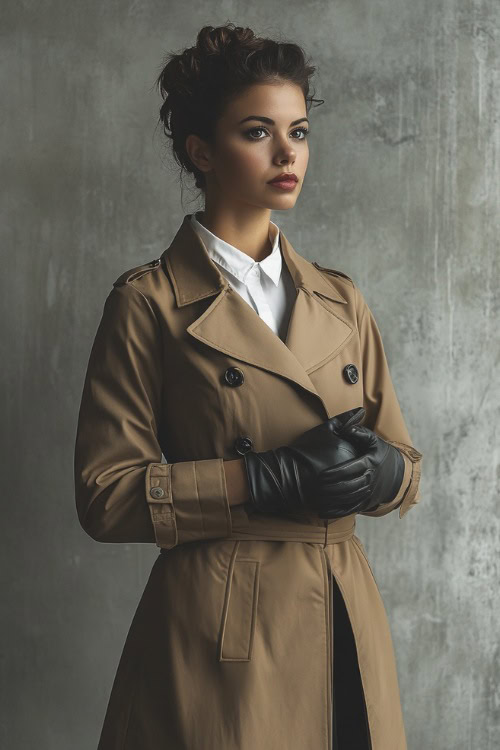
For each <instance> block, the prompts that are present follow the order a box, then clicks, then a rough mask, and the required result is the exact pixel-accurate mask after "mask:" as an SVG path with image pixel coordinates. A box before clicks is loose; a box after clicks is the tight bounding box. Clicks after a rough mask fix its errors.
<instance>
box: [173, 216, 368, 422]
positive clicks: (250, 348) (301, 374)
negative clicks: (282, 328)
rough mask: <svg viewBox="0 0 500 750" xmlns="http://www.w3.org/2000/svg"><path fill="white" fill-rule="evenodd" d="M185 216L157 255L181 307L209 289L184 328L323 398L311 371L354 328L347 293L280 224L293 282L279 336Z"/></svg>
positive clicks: (331, 354) (340, 346) (341, 344)
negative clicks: (285, 326) (286, 321)
mask: <svg viewBox="0 0 500 750" xmlns="http://www.w3.org/2000/svg"><path fill="white" fill-rule="evenodd" d="M190 219H191V215H190V214H186V215H185V216H184V220H183V222H182V224H181V226H180V228H179V229H178V231H177V233H176V235H175V236H174V239H173V240H172V242H171V244H170V245H169V247H167V248H166V249H165V250H164V251H163V253H162V255H161V263H162V265H163V267H164V269H165V271H166V272H167V273H168V275H169V276H170V278H171V280H172V285H173V291H174V295H175V301H176V304H177V306H178V307H185V306H186V305H190V304H192V303H194V302H197V301H199V300H202V299H205V298H209V297H214V299H213V301H212V303H211V304H210V305H209V306H208V307H207V308H206V309H205V310H204V311H203V312H202V313H201V314H200V315H199V316H197V317H196V318H195V319H194V320H193V322H192V323H190V324H189V325H188V326H187V328H186V330H187V332H188V333H189V334H190V335H191V336H193V337H194V338H196V339H198V340H199V341H202V342H203V343H204V344H206V345H207V346H209V347H212V348H214V349H217V350H219V351H221V352H223V353H225V354H228V355H230V356H231V357H234V358H236V359H238V360H241V361H243V362H247V363H249V364H251V365H254V366H257V367H262V368H264V369H266V370H269V371H270V372H273V373H275V374H277V375H281V376H282V377H285V378H288V379H289V380H292V381H293V382H295V383H297V384H298V385H300V386H301V387H303V388H305V389H306V390H307V391H309V392H310V393H313V394H314V395H316V396H319V398H320V399H321V394H320V393H318V391H317V389H316V387H315V385H314V383H313V382H312V380H311V378H310V375H311V373H313V372H314V370H315V369H317V368H318V367H320V366H322V365H323V364H326V362H327V361H328V360H329V359H332V358H333V357H334V356H336V354H338V353H339V351H340V350H341V349H343V348H344V346H345V344H347V342H348V341H349V340H350V339H351V337H352V336H353V335H354V327H353V325H352V323H351V322H350V321H349V320H347V319H346V318H345V317H343V316H342V306H343V305H344V304H347V299H346V298H345V297H344V296H343V295H342V294H341V293H340V292H339V291H338V290H337V289H336V288H335V287H334V286H333V285H332V284H330V283H329V282H328V281H327V280H326V279H325V278H324V277H323V275H322V274H321V272H320V271H318V269H317V268H316V267H315V266H314V265H313V264H312V263H311V262H310V261H308V260H306V259H305V258H304V257H302V256H301V255H300V254H299V253H298V252H296V250H295V249H294V248H293V247H292V245H291V243H290V242H289V241H288V240H287V239H286V237H285V235H284V234H283V232H282V231H281V229H280V230H279V231H280V238H279V239H280V247H281V251H282V255H283V260H284V262H285V263H286V265H287V267H288V269H289V271H290V274H291V276H292V279H293V282H294V284H295V288H296V290H297V296H296V299H295V303H294V305H293V308H292V311H291V315H290V321H289V325H288V331H287V335H286V339H285V341H282V340H281V339H280V338H279V336H277V335H276V333H275V332H274V331H273V330H272V329H271V328H270V327H269V326H268V325H267V323H265V322H264V321H263V320H262V319H261V318H260V317H259V315H258V313H257V312H256V311H255V310H254V309H253V308H252V307H250V305H249V304H248V303H247V302H246V301H245V300H243V299H242V298H241V297H240V295H239V294H238V293H237V292H236V290H234V289H233V288H232V287H231V286H230V284H229V282H228V281H227V279H226V278H225V276H224V275H223V274H222V273H221V272H220V270H219V269H218V268H217V265H216V264H215V263H214V262H213V260H212V259H211V257H210V256H209V254H208V252H207V249H206V247H205V245H204V244H203V241H202V240H201V238H200V237H199V235H198V234H197V233H196V231H195V230H194V229H193V226H192V225H191V221H190ZM323 403H324V402H323ZM325 408H326V407H325Z"/></svg>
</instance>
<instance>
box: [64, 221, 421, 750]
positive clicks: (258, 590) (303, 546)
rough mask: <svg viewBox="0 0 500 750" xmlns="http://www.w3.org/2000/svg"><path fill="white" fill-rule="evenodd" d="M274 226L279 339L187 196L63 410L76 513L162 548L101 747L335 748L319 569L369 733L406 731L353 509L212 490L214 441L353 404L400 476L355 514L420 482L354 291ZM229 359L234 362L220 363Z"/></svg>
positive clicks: (384, 746)
mask: <svg viewBox="0 0 500 750" xmlns="http://www.w3.org/2000/svg"><path fill="white" fill-rule="evenodd" d="M280 241H281V248H282V252H283V258H284V262H285V263H286V264H287V266H288V268H289V269H290V272H291V274H292V277H293V280H294V283H295V286H296V288H297V297H296V301H295V305H294V307H293V311H292V314H291V318H290V323H289V327H288V332H287V337H286V341H285V342H283V341H282V340H281V339H280V338H279V337H278V336H277V335H276V334H275V333H274V332H273V331H272V330H271V328H269V327H268V326H267V324H266V323H265V322H264V321H263V320H262V319H261V318H260V317H259V316H258V315H257V313H256V312H255V311H254V310H253V309H252V308H251V307H250V306H249V305H248V304H247V303H246V302H245V301H244V300H243V299H242V298H241V297H240V296H239V295H238V293H237V292H236V291H234V290H233V289H232V288H231V287H230V285H229V284H228V282H227V281H226V279H225V278H224V277H223V275H221V274H220V272H219V271H218V269H217V267H216V265H215V264H214V263H213V262H212V260H211V259H210V257H209V255H208V253H207V251H206V248H205V246H204V245H203V243H202V241H201V240H200V239H199V237H198V235H197V234H196V233H195V232H194V231H193V229H192V227H191V226H190V223H189V215H186V216H185V217H184V220H183V222H182V224H181V226H180V228H179V230H178V231H177V234H176V235H175V237H174V239H173V241H172V243H171V245H170V246H169V247H168V248H167V249H166V250H165V251H164V252H163V253H162V255H161V257H160V258H159V259H156V260H153V261H152V262H151V263H146V264H143V265H141V266H138V267H136V268H134V269H132V270H130V271H127V272H126V273H124V274H122V275H121V276H120V277H119V278H118V279H117V280H116V281H115V283H114V285H113V288H112V289H111V291H110V293H109V295H108V297H107V299H106V301H105V304H104V310H103V314H102V319H101V321H100V324H99V327H98V330H97V333H96V336H95V341H94V344H93V347H92V351H91V354H90V359H89V363H88V369H87V373H86V378H85V383H84V388H83V395H82V400H81V406H80V411H79V417H78V427H77V435H76V445H75V463H74V469H75V493H76V504H77V511H78V517H79V520H80V523H81V525H82V527H83V528H84V529H85V531H86V532H87V533H88V534H89V535H90V536H91V537H92V538H93V539H95V540H97V541H100V542H127V543H130V542H152V543H156V544H157V545H158V547H159V548H161V549H160V553H159V554H158V557H157V559H156V560H155V563H154V565H153V568H152V570H151V573H150V576H149V579H148V582H147V584H146V587H145V590H144V593H143V595H142V597H141V600H140V602H139V605H138V608H137V611H136V614H135V616H134V618H133V621H132V624H131V627H130V630H129V633H128V636H127V639H126V642H125V645H124V649H123V653H122V656H121V660H120V663H119V665H118V669H117V673H116V677H115V680H114V684H113V688H112V691H111V695H110V699H109V704H108V707H107V711H106V715H105V720H104V726H103V728H102V733H101V738H100V742H99V750H181V749H182V750H212V749H213V750H277V748H286V750H312V748H314V750H332V746H333V740H332V675H333V671H332V670H334V669H335V664H334V651H333V634H334V627H335V607H333V606H332V601H333V599H332V588H333V586H332V581H333V580H335V581H336V582H337V584H338V587H339V589H340V591H341V592H342V596H343V599H344V602H345V605H346V608H347V613H348V617H349V620H350V625H351V627H352V633H353V635H354V641H355V646H356V651H357V657H358V662H359V674H360V675H361V680H362V689H363V691H364V699H365V703H366V716H367V720H368V725H369V732H370V739H371V747H372V748H373V750H405V749H406V740H405V731H404V723H403V717H402V711H401V704H400V696H399V687H398V679H397V673H396V666H395V658H394V652H393V644H392V640H391V633H390V628H389V623H388V620H387V616H386V611H385V609H384V604H383V602H382V599H381V595H380V592H379V589H378V587H377V584H376V582H375V579H374V577H373V574H372V571H371V569H370V565H369V562H368V560H367V558H366V552H365V549H364V547H363V544H362V543H361V541H360V540H359V539H358V537H357V536H356V535H355V534H354V531H355V522H356V517H355V514H353V515H350V516H347V517H345V518H341V519H338V520H332V521H327V520H322V519H320V518H319V517H318V516H317V515H316V514H315V513H313V512H308V513H300V514H299V513H297V514H294V515H290V516H286V517H284V516H278V515H276V516H273V515H266V516H264V515H257V516H250V517H249V515H248V514H247V513H246V511H245V510H244V506H243V505H238V506H230V505H229V504H228V499H227V489H226V484H225V475H224V470H223V460H224V459H234V458H241V453H240V452H238V449H239V450H240V451H241V446H242V445H243V446H244V445H246V446H247V448H248V446H249V445H251V447H252V448H253V450H256V451H264V450H268V449H270V448H274V447H277V446H280V445H283V444H286V443H288V442H290V441H291V440H293V439H294V438H296V437H297V436H298V435H300V434H301V433H302V432H304V431H305V430H308V429H309V428H311V427H313V426H314V425H317V424H319V423H320V422H322V421H324V420H326V419H328V418H329V417H331V416H333V415H335V414H339V413H340V412H343V411H346V410H347V409H351V408H354V407H357V406H360V405H362V406H364V407H365V409H366V414H367V415H366V419H365V421H364V424H365V425H367V426H368V427H370V428H371V429H373V430H375V431H376V432H377V433H378V434H379V435H381V436H382V437H383V438H384V439H385V440H388V441H390V442H391V443H392V444H393V445H395V446H397V447H398V448H399V449H400V450H401V451H402V453H403V455H404V459H405V474H404V479H403V484H402V486H401V489H400V491H399V492H398V495H397V496H396V497H395V498H393V499H391V498H388V502H387V503H384V504H382V505H380V506H379V507H378V508H377V509H376V510H374V511H371V512H367V513H365V514H364V515H370V516H377V517H380V516H383V515H385V514H387V513H390V512H391V511H392V510H394V509H398V508H399V511H398V512H399V517H400V518H403V516H404V515H405V514H406V513H407V512H408V510H409V509H410V508H411V507H413V506H414V505H415V504H416V503H417V502H418V501H419V497H420V496H419V490H418V485H419V477H420V467H421V457H422V454H421V453H419V452H418V451H417V450H416V449H415V448H414V447H413V445H412V442H411V439H410V436H409V434H408V431H407V428H406V426H405V422H404V420H403V416H402V414H401V410H400V406H399V404H398V400H397V397H396V393H395V390H394V387H393V384H392V382H391V377H390V373H389V369H388V365H387V361H386V357H385V354H384V348H383V344H382V340H381V336H380V333H379V330H378V328H377V325H376V322H375V320H374V318H373V315H372V313H371V311H370V309H369V308H368V306H367V304H366V302H365V300H364V298H363V296H362V293H361V291H360V290H359V289H358V287H357V286H356V285H355V284H354V282H353V281H352V279H350V278H349V277H348V276H346V275H345V274H343V273H341V272H340V271H334V270H332V269H327V268H323V267H321V266H319V265H318V264H316V263H311V262H309V261H308V260H306V259H305V258H304V257H302V256H301V255H300V254H299V253H297V252H296V251H295V250H294V249H293V247H292V245H291V244H290V242H289V241H288V240H287V239H286V237H285V236H284V234H283V233H282V232H281V233H280ZM349 364H354V365H355V366H356V368H357V370H358V373H359V379H358V380H357V382H355V383H352V382H350V381H348V379H347V378H346V377H345V375H344V368H345V367H346V366H347V365H349ZM231 368H239V370H240V373H239V379H238V378H234V377H233V378H231V377H230V376H229V377H227V379H226V377H225V374H226V373H227V371H228V370H230V371H231V372H232V373H233V374H234V370H232V369H231ZM351 371H352V368H351ZM242 438H247V440H242ZM248 438H249V440H248ZM162 454H163V457H164V458H165V459H166V461H167V463H165V461H162ZM332 576H333V577H334V578H332ZM353 668H354V663H353ZM360 720H361V719H360Z"/></svg>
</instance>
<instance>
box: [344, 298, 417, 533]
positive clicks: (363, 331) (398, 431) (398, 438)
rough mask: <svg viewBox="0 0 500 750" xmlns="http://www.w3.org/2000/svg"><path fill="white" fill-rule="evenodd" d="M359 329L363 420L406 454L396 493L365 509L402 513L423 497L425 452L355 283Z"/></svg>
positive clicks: (381, 513)
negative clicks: (413, 438)
mask: <svg viewBox="0 0 500 750" xmlns="http://www.w3.org/2000/svg"><path fill="white" fill-rule="evenodd" d="M355 293H356V298H357V315H358V330H359V337H360V344H361V358H362V370H363V406H364V408H365V410H366V418H365V421H364V422H363V424H364V425H365V426H366V427H369V428H370V429H371V430H373V431H374V432H376V433H377V434H378V435H380V437H382V438H383V439H384V440H386V441H387V442H388V443H391V445H393V446H394V447H396V448H398V450H399V451H400V452H401V453H402V454H403V459H404V462H405V471H404V476H403V481H402V484H401V487H400V489H399V491H398V493H397V495H396V496H395V497H394V498H393V499H392V500H388V501H387V502H384V503H381V504H380V505H378V506H377V507H376V508H375V509H374V510H371V511H362V512H361V515H364V516H385V515H387V513H390V512H391V511H392V510H394V509H395V508H398V507H399V517H400V518H403V516H404V515H405V514H406V513H407V512H408V511H409V510H410V508H412V507H413V506H414V505H416V504H417V503H418V502H419V501H420V489H419V483H420V473H421V462H422V453H420V452H419V451H418V450H417V449H416V448H415V447H414V445H413V443H412V441H411V438H410V435H409V434H408V429H407V427H406V424H405V421H404V418H403V415H402V413H401V408H400V405H399V401H398V398H397V395H396V392H395V389H394V385H393V382H392V378H391V375H390V372H389V365H388V363H387V358H386V355H385V351H384V345H383V342H382V336H381V334H380V330H379V328H378V326H377V323H376V321H375V318H374V316H373V313H372V311H371V310H370V308H369V307H368V305H367V303H366V301H365V299H364V297H363V295H362V293H361V291H360V290H359V288H358V287H357V286H355Z"/></svg>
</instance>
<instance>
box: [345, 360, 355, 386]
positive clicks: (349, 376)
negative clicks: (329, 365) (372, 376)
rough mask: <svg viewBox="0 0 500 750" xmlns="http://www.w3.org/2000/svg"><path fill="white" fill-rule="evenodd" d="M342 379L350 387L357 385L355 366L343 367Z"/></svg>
mask: <svg viewBox="0 0 500 750" xmlns="http://www.w3.org/2000/svg"><path fill="white" fill-rule="evenodd" d="M343 372H344V378H345V379H346V380H347V382H348V383H350V384H351V385H354V383H357V382H358V380H359V373H358V368H357V367H356V365H352V364H351V365H346V366H345V367H344V370H343Z"/></svg>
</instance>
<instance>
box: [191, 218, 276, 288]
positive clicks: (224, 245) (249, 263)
mask: <svg viewBox="0 0 500 750" xmlns="http://www.w3.org/2000/svg"><path fill="white" fill-rule="evenodd" d="M197 213H199V212H197ZM191 223H192V225H193V228H194V229H195V230H196V231H197V232H198V234H199V235H200V236H201V239H202V240H203V242H204V244H205V246H206V248H207V252H208V254H209V255H210V257H211V258H212V260H214V261H215V262H216V263H218V264H219V265H220V266H222V267H223V268H225V269H226V270H227V271H229V273H232V274H233V276H235V277H236V278H237V279H239V281H241V282H243V283H245V279H246V276H247V274H248V273H249V272H250V271H251V270H252V268H253V267H254V266H260V268H261V270H262V271H264V272H265V273H266V274H267V275H268V276H269V278H270V279H271V281H272V282H273V283H274V285H275V286H277V285H278V282H279V280H280V276H281V267H282V256H281V250H280V243H279V237H280V232H279V227H278V226H277V225H276V224H275V223H274V222H273V221H270V222H269V224H270V228H269V237H270V239H272V236H273V233H274V240H273V249H272V251H271V252H270V253H269V255H268V256H267V257H266V258H264V260H261V261H255V260H253V258H251V257H250V256H249V255H247V253H244V252H243V251H242V250H238V248H237V247H234V245H230V244H229V242H225V241H224V240H222V239H221V238H220V237H217V235H215V234H213V233H212V232H211V231H210V230H209V229H207V228H206V227H205V226H204V225H203V224H201V223H200V222H199V221H198V219H197V218H196V214H191Z"/></svg>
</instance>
